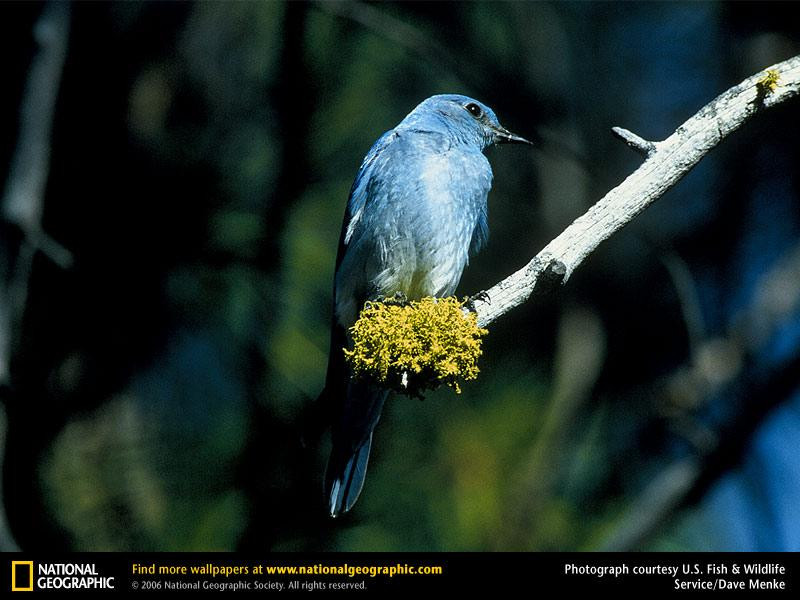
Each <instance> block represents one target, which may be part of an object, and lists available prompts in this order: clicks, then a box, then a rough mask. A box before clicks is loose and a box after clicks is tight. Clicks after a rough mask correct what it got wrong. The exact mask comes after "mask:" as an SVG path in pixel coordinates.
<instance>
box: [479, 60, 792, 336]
mask: <svg viewBox="0 0 800 600" xmlns="http://www.w3.org/2000/svg"><path fill="white" fill-rule="evenodd" d="M776 74H777V81H776V80H775V78H776ZM798 93H800V56H795V57H794V58H790V59H789V60H786V61H783V62H780V63H778V64H776V65H773V66H771V67H769V68H768V69H766V70H764V71H762V72H760V73H756V74H755V75H753V76H751V77H748V78H747V79H745V80H744V81H743V82H742V83H740V84H739V85H737V86H735V87H732V88H731V89H729V90H728V91H727V92H725V93H723V94H722V95H720V96H718V97H717V98H716V99H715V100H714V101H713V102H711V103H710V104H707V105H706V106H705V107H704V108H703V109H701V110H700V112H698V113H697V114H695V115H694V116H693V117H691V118H690V119H689V120H688V121H686V122H685V123H684V124H683V125H681V126H680V127H678V129H677V130H676V131H675V133H673V134H672V135H671V136H669V137H668V138H667V139H666V140H664V141H662V142H649V141H646V140H643V139H642V138H640V137H639V136H637V135H635V134H633V133H631V132H629V131H626V130H624V129H621V128H615V129H614V130H613V131H614V133H615V135H617V137H620V138H621V139H623V140H624V141H625V142H626V143H627V144H628V145H629V146H631V147H632V148H633V149H634V150H636V151H637V152H639V153H640V154H643V155H644V156H646V160H645V161H644V163H642V165H641V166H640V167H639V168H638V169H637V170H636V171H634V172H633V173H632V174H631V175H630V176H629V177H628V178H627V179H626V180H625V181H623V182H622V183H621V184H619V185H618V186H617V187H615V188H614V189H613V190H611V191H610V192H608V194H606V195H605V197H603V198H602V199H601V200H600V201H599V202H597V204H595V205H594V206H592V207H591V208H590V209H589V210H588V211H587V212H586V213H585V214H584V215H582V216H581V217H578V218H577V219H576V220H575V221H574V222H573V223H572V224H571V225H570V226H569V227H567V228H566V229H565V230H564V231H563V232H562V233H561V235H559V236H558V237H556V238H555V239H554V240H553V241H551V242H550V243H549V244H547V246H545V247H544V249H542V251H541V252H539V254H537V255H536V256H534V257H533V259H532V260H531V261H530V262H529V263H528V264H527V265H525V266H524V267H523V268H522V269H520V270H519V271H517V272H516V273H513V274H512V275H509V276H508V277H506V278H505V279H504V280H503V281H501V282H499V283H498V284H496V285H495V286H494V287H492V288H491V289H490V290H488V291H487V292H484V293H482V294H480V295H478V296H477V297H475V298H474V299H473V303H472V308H473V310H474V311H475V312H476V313H477V316H478V325H479V326H481V327H485V326H486V325H488V324H489V323H491V322H492V321H494V320H495V319H497V318H498V317H501V316H502V315H504V314H505V313H507V312H508V311H509V310H511V309H512V308H514V307H516V306H519V305H520V304H522V303H523V302H525V301H526V300H527V299H528V298H529V297H530V296H531V294H533V293H534V292H535V291H538V290H539V288H540V286H541V285H542V284H543V283H545V282H549V284H552V283H553V280H554V278H555V279H558V278H559V277H560V281H561V282H562V283H563V282H565V281H567V280H568V279H569V278H570V276H571V275H572V273H573V272H574V271H575V269H577V268H578V266H579V265H580V264H581V263H582V262H583V261H584V259H586V257H587V256H589V255H590V254H591V253H592V252H593V251H594V250H595V249H596V248H597V247H598V246H599V245H600V243H601V242H603V241H604V240H606V239H608V238H609V237H610V236H611V235H613V234H614V233H615V232H617V231H618V230H620V229H621V228H622V227H623V226H625V225H626V224H627V223H629V222H630V221H631V220H633V218H634V217H636V216H637V215H638V214H639V213H641V212H642V211H643V210H644V209H645V208H647V207H648V206H650V204H652V203H653V202H655V201H656V200H657V199H658V198H660V197H661V196H662V195H663V194H664V192H666V191H667V190H668V189H670V188H671V187H672V186H673V185H675V183H677V182H678V180H680V179H681V177H683V176H684V175H686V173H688V172H689V171H690V170H691V169H692V167H694V166H695V165H696V164H697V163H698V162H699V161H700V159H701V158H703V157H704V156H705V155H706V154H708V152H709V151H710V150H711V149H712V148H713V147H714V146H716V145H717V144H718V143H719V142H720V141H721V140H723V139H724V138H725V137H726V136H727V135H729V134H730V133H732V132H733V131H735V130H736V129H737V128H738V127H739V126H740V125H742V123H744V122H745V121H747V120H748V119H749V118H750V117H752V116H753V115H754V114H756V113H757V112H759V111H760V110H761V109H763V108H769V107H770V106H774V105H775V104H779V103H780V102H783V101H785V100H788V99H789V98H791V97H793V96H796V95H797V94H798Z"/></svg>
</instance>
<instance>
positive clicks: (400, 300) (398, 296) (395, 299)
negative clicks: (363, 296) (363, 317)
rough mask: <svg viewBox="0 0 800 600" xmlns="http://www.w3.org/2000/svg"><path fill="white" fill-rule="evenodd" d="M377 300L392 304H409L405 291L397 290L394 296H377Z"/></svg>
mask: <svg viewBox="0 0 800 600" xmlns="http://www.w3.org/2000/svg"><path fill="white" fill-rule="evenodd" d="M375 301H376V302H382V303H384V304H391V305H392V306H407V305H408V304H409V301H408V297H407V296H406V295H405V294H404V293H403V292H395V293H394V295H392V296H376V297H375Z"/></svg>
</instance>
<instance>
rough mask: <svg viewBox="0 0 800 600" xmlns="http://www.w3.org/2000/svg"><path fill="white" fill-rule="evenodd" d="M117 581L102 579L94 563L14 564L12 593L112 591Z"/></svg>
mask: <svg viewBox="0 0 800 600" xmlns="http://www.w3.org/2000/svg"><path fill="white" fill-rule="evenodd" d="M113 589H114V578H113V577H103V576H101V575H100V573H99V572H98V571H97V565H95V564H94V563H43V562H40V563H36V565H35V566H34V563H33V561H32V560H12V561H11V591H12V592H32V591H34V590H37V591H39V590H41V591H54V590H59V591H61V590H113Z"/></svg>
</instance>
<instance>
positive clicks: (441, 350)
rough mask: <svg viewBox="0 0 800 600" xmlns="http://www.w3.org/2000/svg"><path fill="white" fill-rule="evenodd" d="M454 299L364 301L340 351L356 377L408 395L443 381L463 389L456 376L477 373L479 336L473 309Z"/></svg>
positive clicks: (468, 376) (464, 377) (469, 376)
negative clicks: (347, 342)
mask: <svg viewBox="0 0 800 600" xmlns="http://www.w3.org/2000/svg"><path fill="white" fill-rule="evenodd" d="M463 305H464V302H461V301H459V300H458V299H457V298H423V299H422V300H419V301H412V302H405V303H394V302H391V301H387V302H367V303H366V304H365V305H364V309H363V310H362V311H361V315H360V317H359V319H358V321H356V323H355V325H353V327H351V328H350V334H351V336H352V338H353V349H352V350H348V349H345V350H344V354H345V358H346V360H347V362H348V364H349V365H350V368H351V369H352V371H353V376H354V377H359V378H364V379H369V380H372V381H376V382H378V383H379V384H381V385H383V386H384V387H387V388H390V389H393V390H395V391H399V392H403V393H406V394H409V395H416V396H418V395H420V393H421V392H422V391H423V390H425V389H435V388H437V387H439V386H440V385H441V384H445V385H448V386H450V387H451V388H453V389H454V390H455V391H456V393H457V394H460V393H461V387H460V385H459V382H460V381H469V380H471V379H475V378H476V377H477V376H478V371H479V369H478V357H479V356H480V355H481V337H482V336H484V335H486V334H487V333H488V331H487V330H486V329H481V328H480V327H478V321H477V317H476V315H475V313H467V314H465V312H464V310H463Z"/></svg>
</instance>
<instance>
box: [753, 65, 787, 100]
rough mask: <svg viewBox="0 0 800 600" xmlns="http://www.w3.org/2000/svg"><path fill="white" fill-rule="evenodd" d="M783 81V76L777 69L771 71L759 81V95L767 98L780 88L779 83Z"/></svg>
mask: <svg viewBox="0 0 800 600" xmlns="http://www.w3.org/2000/svg"><path fill="white" fill-rule="evenodd" d="M780 79H781V74H780V73H779V72H778V71H777V70H775V69H769V70H768V71H767V74H766V75H764V77H762V78H761V79H759V80H758V83H756V86H757V87H758V91H759V93H761V94H762V95H764V96H766V95H767V94H771V93H772V92H774V91H775V89H776V88H777V87H778V82H779V81H780Z"/></svg>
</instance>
